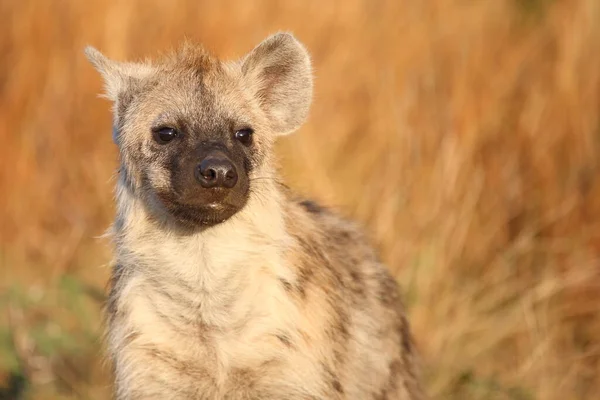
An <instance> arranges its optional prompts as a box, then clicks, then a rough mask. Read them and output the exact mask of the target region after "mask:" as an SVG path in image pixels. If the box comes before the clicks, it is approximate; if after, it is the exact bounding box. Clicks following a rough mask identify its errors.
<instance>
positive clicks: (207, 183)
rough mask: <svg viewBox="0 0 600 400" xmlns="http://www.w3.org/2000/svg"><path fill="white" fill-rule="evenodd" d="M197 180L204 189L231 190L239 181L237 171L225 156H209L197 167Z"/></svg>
mask: <svg viewBox="0 0 600 400" xmlns="http://www.w3.org/2000/svg"><path fill="white" fill-rule="evenodd" d="M194 174H195V176H196V179H197V180H198V182H200V185H201V186H202V187H204V188H207V189H208V188H218V187H222V188H226V189H231V188H232V187H234V186H235V184H236V183H237V180H238V175H237V171H236V170H235V166H234V165H233V163H232V162H231V161H229V160H228V159H227V158H225V157H224V156H208V157H206V158H205V159H204V160H202V162H201V163H200V164H199V165H198V166H197V167H196V171H195V172H194Z"/></svg>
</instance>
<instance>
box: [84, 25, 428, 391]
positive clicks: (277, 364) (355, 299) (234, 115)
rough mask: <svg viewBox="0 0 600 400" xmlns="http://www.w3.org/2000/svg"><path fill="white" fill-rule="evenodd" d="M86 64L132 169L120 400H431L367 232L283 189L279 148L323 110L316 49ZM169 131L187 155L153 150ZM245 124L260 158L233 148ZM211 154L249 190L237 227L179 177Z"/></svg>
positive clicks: (118, 307) (119, 297)
mask: <svg viewBox="0 0 600 400" xmlns="http://www.w3.org/2000/svg"><path fill="white" fill-rule="evenodd" d="M87 54H88V57H89V58H90V60H91V61H92V63H93V64H94V65H95V66H96V68H97V69H98V70H99V71H100V72H101V74H102V75H103V77H104V79H105V81H106V88H107V90H106V93H107V96H108V97H109V98H110V99H111V100H113V101H114V102H115V108H114V125H115V140H116V142H117V144H118V146H119V150H120V160H121V161H120V162H121V166H120V169H119V179H118V185H117V192H116V201H117V216H116V220H115V223H114V225H113V229H112V237H113V240H114V244H115V267H114V269H113V274H112V279H111V289H110V295H109V300H108V305H107V309H106V311H107V321H108V324H107V325H108V329H107V344H108V352H109V355H110V358H111V360H112V363H113V366H114V373H115V397H116V398H117V399H120V400H126V399H127V400H130V399H166V398H168V399H232V400H235V399H289V400H294V399H298V400H300V399H339V400H342V399H378V400H384V399H385V400H416V399H421V398H423V393H422V391H421V388H420V385H419V377H418V372H417V367H416V356H415V349H414V346H413V342H412V340H411V334H410V329H409V325H408V322H407V320H406V317H405V312H404V309H403V306H402V303H401V300H400V297H399V292H398V288H397V285H396V282H395V280H394V279H393V278H392V277H391V276H390V274H389V273H388V271H387V269H386V268H385V267H384V266H383V265H382V264H381V263H380V262H379V261H378V258H377V255H376V254H375V252H374V250H373V249H372V247H371V246H370V245H369V243H368V240H367V239H366V238H365V237H364V235H363V234H362V233H361V230H360V229H359V228H357V226H355V225H354V224H353V223H351V222H349V221H346V220H344V219H343V218H341V217H339V216H338V215H337V214H335V213H334V212H332V211H330V210H328V209H326V208H324V207H321V206H320V205H318V204H316V203H314V202H312V201H308V200H304V199H298V198H297V197H295V196H294V195H293V194H292V193H290V192H289V191H288V189H286V188H285V187H284V186H283V185H281V184H279V183H278V180H277V174H276V166H275V162H274V160H273V155H272V146H273V143H274V141H275V138H276V137H277V136H278V135H282V134H287V133H290V132H292V131H294V130H295V129H296V128H298V127H299V126H300V124H301V123H302V122H303V121H304V119H305V118H306V116H307V113H308V108H309V105H310V101H311V96H312V77H311V69H310V60H309V57H308V54H307V52H306V50H305V49H304V47H303V46H302V45H301V44H300V43H299V42H298V41H297V40H296V39H295V38H294V37H293V36H292V35H290V34H283V33H282V34H277V35H274V36H271V37H270V38H268V39H266V40H265V41H264V42H263V43H261V44H260V45H259V46H257V47H256V48H255V49H254V50H253V51H252V52H250V53H249V55H247V56H246V57H244V58H242V59H241V60H239V61H235V62H224V61H220V60H218V59H217V58H215V57H213V56H211V55H210V54H208V53H207V52H205V51H204V50H201V49H198V48H196V47H194V46H192V45H189V44H188V45H185V46H184V47H183V48H181V49H180V50H178V51H176V52H175V53H174V54H172V55H170V56H167V57H166V58H163V59H160V60H157V61H153V62H150V61H148V62H145V63H119V62H116V61H112V60H109V59H107V58H106V57H104V56H103V55H102V54H100V53H99V52H98V51H97V50H94V49H91V48H90V49H88V50H87ZM164 120H166V121H168V123H169V124H174V125H176V126H178V127H179V129H181V130H182V132H184V137H185V139H181V142H180V144H178V145H177V146H179V147H171V148H170V149H169V148H168V147H167V146H163V147H160V146H158V145H156V143H154V142H153V141H152V135H151V133H150V132H151V130H152V129H153V128H152V127H153V126H154V125H153V124H157V123H163V121H164ZM157 121H158V122H157ZM240 124H242V125H243V124H251V126H252V128H253V129H254V131H255V139H254V143H253V145H252V146H251V147H248V148H242V147H239V144H236V143H235V140H234V139H232V136H231V133H232V132H234V131H235V129H240V128H239V127H238V125H240ZM206 146H217V147H219V148H221V149H223V151H226V152H228V154H230V155H231V157H232V159H234V160H237V161H236V162H238V161H239V163H238V164H239V169H240V170H241V171H243V175H244V176H243V179H246V180H247V182H248V187H247V188H246V189H244V188H242V189H239V193H237V194H236V195H235V196H237V197H235V199H234V200H235V202H237V203H235V204H236V207H237V208H235V209H234V212H233V213H232V214H231V215H228V214H223V213H218V212H216V214H215V215H212V216H210V215H208V216H207V213H208V211H206V210H205V209H204V208H202V204H199V205H198V204H196V203H194V202H195V201H196V200H195V199H196V197H195V196H196V194H197V193H196V192H194V190H196V189H195V188H194V187H193V184H192V183H191V182H192V181H191V180H186V179H188V178H187V177H186V175H182V174H183V172H182V171H181V170H183V169H185V168H186V166H187V164H186V162H187V161H185V160H187V159H188V158H189V159H191V160H192V161H190V162H193V159H194V157H197V154H200V153H201V152H202V151H203V150H202V149H203V148H205V147H206ZM198 152H200V153H198ZM194 154H196V156H194ZM182 160H183V161H182ZM184 172H185V171H184ZM188 192H189V193H188ZM190 193H191V194H190ZM198 193H200V192H198ZM181 199H184V200H181ZM232 201H233V200H232Z"/></svg>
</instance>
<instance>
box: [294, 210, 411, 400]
mask: <svg viewBox="0 0 600 400" xmlns="http://www.w3.org/2000/svg"><path fill="white" fill-rule="evenodd" d="M289 204H290V206H289V208H288V215H287V221H288V227H289V229H288V231H289V232H290V233H291V235H292V236H293V237H294V239H295V241H296V243H297V246H298V247H297V251H296V252H295V254H294V258H295V263H294V265H295V267H296V269H297V274H298V279H297V281H296V282H295V285H293V286H291V288H292V289H293V290H295V291H296V294H297V296H298V297H299V298H300V299H301V300H304V301H305V302H306V303H307V304H306V306H307V307H310V308H311V309H315V307H318V309H321V310H323V313H324V314H326V315H327V318H325V319H324V320H322V321H319V323H320V324H322V326H323V327H324V330H325V333H326V336H328V337H329V339H328V340H330V343H331V348H332V349H333V351H332V359H331V360H330V364H328V363H327V362H326V363H325V365H328V371H327V374H328V375H330V376H331V380H332V383H331V384H332V386H333V387H334V388H338V389H339V390H341V391H344V392H345V394H346V395H347V396H348V398H361V396H364V395H365V393H364V392H361V391H360V389H357V388H356V387H354V386H353V383H352V382H357V381H363V382H365V379H366V381H369V382H372V384H373V387H372V389H373V392H372V395H374V397H375V398H378V399H397V398H398V399H402V398H411V399H412V398H415V399H417V398H420V397H419V388H418V386H417V381H418V376H417V373H418V372H417V370H418V368H417V365H416V359H415V353H416V352H415V351H414V349H413V341H412V337H411V333H410V327H409V324H408V322H407V318H406V315H405V309H404V306H403V302H402V299H401V293H400V288H399V287H398V285H397V283H396V280H395V279H394V278H393V277H392V275H391V274H390V273H389V271H388V269H387V268H386V267H385V266H384V265H383V264H382V263H381V262H380V261H379V257H378V255H377V252H376V251H375V250H374V247H373V245H372V243H371V242H370V240H369V238H368V236H367V235H366V234H365V233H364V231H363V230H362V229H361V228H360V227H359V226H358V225H357V224H356V223H354V222H352V221H350V220H348V219H346V218H344V217H342V216H341V215H339V214H338V213H337V212H335V211H334V210H332V209H329V208H327V207H323V206H321V205H319V204H318V203H317V202H314V201H311V200H306V199H299V198H290V202H289ZM373 354H379V355H381V356H379V357H378V358H377V359H374V358H373V357H372V355H373ZM408 393H410V394H411V396H412V397H404V396H406V395H407V394H408ZM352 395H353V396H352ZM357 396H358V397H357Z"/></svg>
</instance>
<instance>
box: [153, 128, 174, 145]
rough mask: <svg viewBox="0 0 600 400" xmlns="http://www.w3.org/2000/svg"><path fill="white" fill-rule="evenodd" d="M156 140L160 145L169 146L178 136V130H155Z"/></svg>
mask: <svg viewBox="0 0 600 400" xmlns="http://www.w3.org/2000/svg"><path fill="white" fill-rule="evenodd" d="M153 133H154V140H156V141H157V142H158V143H160V144H167V143H169V142H170V141H171V140H173V139H175V138H176V137H177V135H178V133H177V129H175V128H169V127H161V128H156V129H154V130H153Z"/></svg>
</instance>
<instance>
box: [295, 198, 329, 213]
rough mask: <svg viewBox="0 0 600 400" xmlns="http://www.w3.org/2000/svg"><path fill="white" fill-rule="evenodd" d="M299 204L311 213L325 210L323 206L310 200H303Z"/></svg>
mask: <svg viewBox="0 0 600 400" xmlns="http://www.w3.org/2000/svg"><path fill="white" fill-rule="evenodd" d="M300 205H301V206H302V207H303V208H304V209H305V210H306V211H308V212H309V213H312V214H321V213H322V212H324V211H325V209H324V208H323V207H321V206H320V205H319V204H317V203H316V202H314V201H312V200H304V201H301V202H300Z"/></svg>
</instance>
